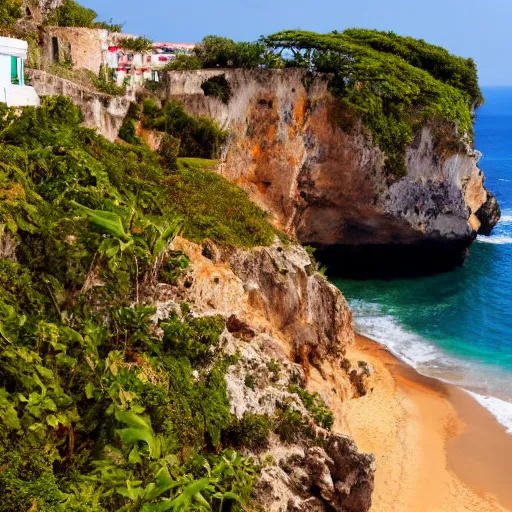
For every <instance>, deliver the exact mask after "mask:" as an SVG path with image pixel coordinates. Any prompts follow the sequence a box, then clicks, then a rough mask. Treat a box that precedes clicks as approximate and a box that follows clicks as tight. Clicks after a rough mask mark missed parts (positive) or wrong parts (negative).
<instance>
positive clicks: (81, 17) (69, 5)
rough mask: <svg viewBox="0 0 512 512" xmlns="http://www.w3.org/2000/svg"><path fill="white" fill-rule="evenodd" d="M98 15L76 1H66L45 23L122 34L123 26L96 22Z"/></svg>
mask: <svg viewBox="0 0 512 512" xmlns="http://www.w3.org/2000/svg"><path fill="white" fill-rule="evenodd" d="M97 16H98V14H97V13H96V11H94V10H93V9H89V8H87V7H84V6H83V5H80V4H79V3H78V2H76V1H75V0H64V1H63V2H62V4H61V5H60V6H59V7H58V8H57V9H56V10H55V12H54V13H53V14H52V15H51V16H49V17H48V18H47V19H46V21H45V23H46V24H47V25H56V26H58V27H83V28H103V29H107V30H110V32H121V31H122V29H123V24H122V23H121V24H119V23H113V22H112V20H110V22H108V23H107V22H105V21H95V20H96V17H97Z"/></svg>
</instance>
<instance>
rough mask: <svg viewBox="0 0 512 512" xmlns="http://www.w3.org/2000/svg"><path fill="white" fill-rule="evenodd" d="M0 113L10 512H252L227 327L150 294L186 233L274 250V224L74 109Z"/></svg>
mask: <svg viewBox="0 0 512 512" xmlns="http://www.w3.org/2000/svg"><path fill="white" fill-rule="evenodd" d="M0 108H1V112H0V199H1V200H0V239H1V242H2V243H1V244H0V247H1V249H0V251H1V253H0V468H1V470H0V510H2V511H9V512H10V511H13V512H14V511H16V512H20V511H29V510H38V511H48V512H50V511H52V512H59V511H62V512H64V511H70V510H72V511H84V512H85V511H93V512H95V511H97V512H103V511H146V512H150V511H162V510H175V511H178V510H179V511H185V510H219V511H220V510H225V511H227V510H241V509H242V507H244V506H245V505H246V504H247V503H248V502H249V500H250V495H251V489H252V485H253V482H254V480H255V478H256V477H257V474H258V467H257V466H255V464H254V463H253V462H252V461H251V460H250V459H248V458H247V457H243V456H241V455H240V454H239V453H237V452H236V451H234V449H233V448H232V447H235V445H237V443H235V442H230V441H229V435H226V432H229V428H230V427H231V424H232V423H233V418H232V417H231V415H230V413H229V404H228V401H227V395H226V384H225V379H224V375H225V373H226V371H227V369H228V367H229V366H230V365H232V364H233V363H234V362H235V359H233V358H227V357H226V356H224V354H223V353H222V350H221V347H220V345H219V340H220V335H221V333H222V332H223V330H224V327H225V325H224V320H223V319H222V318H220V317H205V318H194V317H192V316H191V315H189V308H188V306H187V305H186V304H183V305H182V307H181V310H179V311H174V312H172V313H171V314H168V315H160V316H158V318H159V320H158V319H157V316H156V309H155V307H152V306H151V305H150V299H151V293H152V290H153V289H154V287H155V285H156V283H168V284H170V285H172V284H173V283H175V282H176V280H177V279H178V278H179V277H180V275H181V274H182V272H183V271H184V270H185V269H186V268H187V266H188V259H187V257H186V256H185V255H184V254H183V253H181V252H179V251H173V250H171V243H172V241H173V239H174V237H175V236H176V235H177V234H179V233H186V234H188V236H190V237H191V238H193V239H197V240H200V239H201V238H202V237H204V236H209V237H211V238H214V239H216V240H219V241H223V242H229V243H240V244H241V245H251V244H254V243H262V242H265V241H269V240H271V239H272V237H273V235H274V233H273V231H272V229H271V228H270V227H269V225H268V224H267V223H266V220H265V217H264V214H263V213H262V212H261V211H260V210H259V209H258V208H256V207H255V206H254V205H252V203H250V201H249V200H248V198H247V196H246V195H245V194H244V193H242V192H241V191H239V190H238V189H236V187H234V186H233V185H230V184H228V183H227V182H225V181H224V180H222V178H220V177H219V176H216V175H214V174H213V173H211V172H209V171H208V170H206V169H207V168H208V166H211V165H212V162H211V161H202V160H194V159H189V160H179V161H178V169H176V170H175V171H171V170H170V169H168V168H163V167H162V166H161V165H160V157H159V156H158V155H156V154H153V153H151V152H150V151H149V150H147V149H145V148H144V147H142V146H141V147H139V146H128V145H117V144H111V143H109V142H107V141H106V140H105V139H103V138H102V137H100V136H98V135H96V134H95V133H94V132H93V131H91V130H89V129H86V128H82V127H81V126H80V123H81V121H82V116H81V113H80V111H79V110H78V109H77V108H76V107H74V106H73V105H72V104H71V102H70V101H69V100H68V99H65V98H62V97H58V98H44V100H43V106H42V107H41V108H26V109H24V110H23V111H22V112H21V114H20V113H17V112H15V111H12V110H9V109H7V108H6V107H0ZM216 194H220V195H221V196H222V197H221V198H220V199H219V200H217V199H216ZM13 247H14V249H15V251H13V250H12V249H13ZM9 248H10V249H9ZM240 435H242V433H241V434H240ZM237 446H238V445H237Z"/></svg>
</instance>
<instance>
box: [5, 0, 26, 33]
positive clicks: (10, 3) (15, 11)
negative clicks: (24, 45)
mask: <svg viewBox="0 0 512 512" xmlns="http://www.w3.org/2000/svg"><path fill="white" fill-rule="evenodd" d="M20 18H21V0H2V2H1V3H0V35H9V31H10V29H12V26H13V25H14V24H15V23H16V21H18V19H20Z"/></svg>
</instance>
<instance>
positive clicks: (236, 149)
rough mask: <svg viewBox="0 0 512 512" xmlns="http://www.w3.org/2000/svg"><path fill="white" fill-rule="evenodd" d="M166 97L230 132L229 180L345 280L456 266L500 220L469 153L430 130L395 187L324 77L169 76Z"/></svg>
mask: <svg viewBox="0 0 512 512" xmlns="http://www.w3.org/2000/svg"><path fill="white" fill-rule="evenodd" d="M216 75H224V76H225V79H226V81H227V83H228V84H229V87H230V90H231V98H230V100H229V102H228V103H223V102H222V101H221V100H220V99H218V98H216V97H213V96H205V95H204V92H203V89H202V88H201V85H202V84H203V83H204V82H205V81H206V80H208V79H210V78H211V77H213V76H216ZM162 97H163V98H164V99H165V98H174V99H178V100H180V101H181V102H183V104H184V105H185V107H186V108H187V110H188V111H189V112H190V113H192V114H196V115H199V114H203V115H207V116H209V117H212V118H213V119H215V120H216V121H218V122H219V123H220V124H222V125H223V126H225V127H227V128H229V130H230V133H231V137H230V140H229V142H228V144H227V146H226V148H225V151H224V155H223V158H222V161H221V164H220V167H219V173H220V174H221V175H222V176H224V177H226V178H227V179H229V180H230V181H232V182H234V183H237V184H238V185H240V186H241V187H243V188H245V189H246V190H247V191H248V192H249V194H250V195H251V198H252V199H253V200H254V201H256V202H257V203H258V204H259V205H260V206H262V207H263V208H264V209H265V210H267V211H268V212H269V213H270V214H271V217H272V220H273V222H274V224H275V225H276V226H277V227H279V228H280V229H282V230H283V231H285V232H286V233H287V234H289V235H290V236H292V237H296V238H297V239H298V240H299V241H300V242H301V243H303V244H310V245H313V246H316V247H318V248H320V249H321V250H322V251H321V252H320V253H319V255H320V257H322V256H323V258H324V259H325V261H326V262H327V263H328V264H329V265H330V266H331V267H332V269H333V270H334V271H337V272H339V273H348V274H351V275H354V274H358V273H360V271H361V272H362V273H363V274H364V275H366V276H368V275H369V274H371V273H372V272H373V271H375V273H388V272H389V273H397V272H399V273H417V272H433V271H438V270H446V269H449V268H452V267H453V266H454V265H458V264H461V263H462V262H463V261H464V258H465V257H466V255H467V249H468V247H469V246H470V244H471V243H472V241H473V240H474V239H475V237H476V234H477V233H479V232H480V233H483V234H487V233H489V232H490V231H491V230H492V227H493V226H494V225H495V223H496V222H497V219H498V218H499V214H498V209H497V203H496V202H495V200H494V199H493V196H492V194H490V193H489V192H488V191H487V190H486V189H485V187H484V176H483V174H482V172H481V170H480V169H479V168H478V165H477V164H478V153H477V152H475V151H474V150H473V149H472V148H471V147H470V146H469V145H467V144H463V143H462V142H460V143H459V142H458V143H457V145H455V147H450V146H447V145H446V144H443V143H442V142H443V141H442V140H441V139H440V137H439V136H438V131H437V127H436V126H435V124H434V123H427V124H426V125H425V126H424V127H423V128H421V129H419V130H418V131H417V133H416V135H415V138H414V140H413V142H412V143H411V144H410V146H409V147H408V148H407V151H406V166H407V174H406V176H405V177H403V178H400V179H398V178H395V177H393V176H392V174H389V173H388V172H386V170H385V165H384V164H385V155H384V154H383V152H382V151H381V150H380V149H379V147H378V146H377V145H376V144H375V143H374V142H373V140H372V137H371V135H370V133H369V132H368V130H367V129H366V128H365V127H364V126H363V124H362V123H361V121H360V120H359V119H357V118H354V116H353V114H352V113H351V112H349V111H347V110H346V109H344V107H343V106H342V105H341V104H340V102H338V101H337V100H336V99H335V98H334V97H333V96H332V95H331V94H330V92H329V90H328V77H327V76H325V75H314V76H312V75H310V74H308V73H307V72H306V71H304V70H298V69H289V70H241V69H237V70H199V71H177V72H169V73H167V74H166V76H165V77H164V91H163V93H162ZM450 136H453V137H455V135H454V134H450ZM455 139H456V137H455Z"/></svg>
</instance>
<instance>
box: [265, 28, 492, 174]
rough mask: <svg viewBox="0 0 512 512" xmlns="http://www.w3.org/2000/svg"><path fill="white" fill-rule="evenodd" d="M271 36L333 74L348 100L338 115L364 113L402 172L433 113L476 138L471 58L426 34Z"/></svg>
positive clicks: (280, 51)
mask: <svg viewBox="0 0 512 512" xmlns="http://www.w3.org/2000/svg"><path fill="white" fill-rule="evenodd" d="M264 42H265V44H266V46H267V48H269V49H271V50H272V51H274V52H276V53H277V55H280V56H282V55H286V57H287V65H289V66H299V67H304V68H306V69H308V70H310V71H319V72H325V73H330V74H331V76H332V78H331V85H330V87H331V91H332V92H333V93H334V94H335V96H337V97H338V98H340V100H341V102H342V103H341V108H340V111H341V112H342V115H340V116H339V118H338V119H336V116H334V122H335V123H336V122H339V123H340V125H342V126H343V127H344V128H347V127H348V128H349V126H347V118H348V119H350V118H352V119H356V118H357V117H361V118H362V119H363V121H364V123H365V125H366V126H367V127H368V128H369V130H370V131H371V133H372V134H373V136H374V138H375V140H376V142H377V143H378V144H379V146H380V147H381V149H382V150H383V151H384V152H385V154H386V155H387V162H386V163H387V168H388V170H389V172H390V173H391V174H393V175H395V176H397V177H400V176H402V175H403V174H404V173H405V148H406V146H407V145H408V144H409V143H410V142H411V141H412V137H413V134H414V131H415V129H417V128H418V127H419V126H421V125H422V124H424V123H425V122H427V120H430V119H436V118H437V119H440V120H443V121H444V122H446V123H450V124H451V125H452V126H453V128H452V130H451V131H452V132H457V133H458V134H459V137H460V138H464V137H467V138H468V139H469V140H470V139H471V137H472V134H473V124H472V109H473V108H474V107H475V106H478V105H479V104H480V103H481V102H482V95H481V92H480V89H479V88H478V81H477V76H476V67H475V64H474V61H472V60H471V59H462V58H460V57H455V56H452V55H450V54H449V53H448V52H447V51H446V50H443V49H442V48H439V47H436V46H432V45H428V44H427V43H425V42H423V41H416V40H414V39H412V38H404V37H400V36H396V35H395V34H393V33H383V32H377V31H368V30H361V29H357V30H348V31H346V32H344V33H342V34H339V33H337V32H334V33H331V34H316V33H314V32H304V31H284V32H279V33H277V34H273V35H271V36H269V37H266V38H264Z"/></svg>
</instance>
